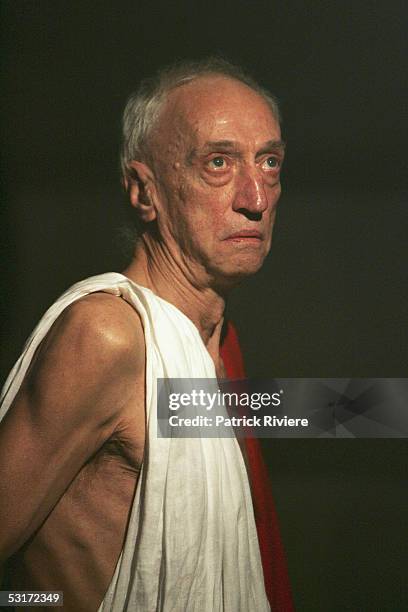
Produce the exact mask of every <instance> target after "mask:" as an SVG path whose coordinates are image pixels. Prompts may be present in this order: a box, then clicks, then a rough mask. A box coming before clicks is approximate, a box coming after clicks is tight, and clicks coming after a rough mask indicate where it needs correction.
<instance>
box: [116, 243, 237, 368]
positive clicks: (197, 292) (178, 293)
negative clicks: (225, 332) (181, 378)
mask: <svg viewBox="0 0 408 612" xmlns="http://www.w3.org/2000/svg"><path fill="white" fill-rule="evenodd" d="M123 274H124V275H125V276H127V277H128V278H130V279H131V280H132V281H134V282H135V283H137V284H139V285H142V286H143V287H147V288H148V289H151V290H152V291H153V293H155V294H156V295H158V296H159V297H161V298H162V299H164V300H166V301H168V302H170V303H171V304H173V305H174V306H176V308H178V309H179V310H180V311H181V312H182V313H183V314H185V315H186V316H187V317H188V318H189V319H190V320H191V321H192V322H193V323H194V325H195V326H196V327H197V329H198V331H199V333H200V335H201V338H202V340H203V342H204V344H205V345H206V347H207V350H208V352H209V353H210V355H211V357H212V358H213V360H214V361H215V362H218V359H219V344H220V337H221V328H222V324H223V320H224V309H225V293H226V290H225V288H224V287H220V286H219V284H217V283H216V282H215V281H214V279H213V278H211V275H210V274H209V273H208V272H207V271H206V270H205V269H204V267H203V266H201V265H199V264H197V263H196V262H194V261H192V260H191V259H188V258H187V257H186V256H183V254H182V253H181V252H180V250H179V249H177V248H174V249H171V248H170V247H169V245H168V244H166V243H165V242H163V241H161V240H156V239H155V238H154V237H152V236H151V234H150V233H149V232H144V233H143V235H142V236H141V237H140V238H139V240H138V242H137V245H136V248H135V252H134V255H133V259H132V261H131V263H130V264H129V266H128V267H127V268H126V269H125V270H124V271H123Z"/></svg>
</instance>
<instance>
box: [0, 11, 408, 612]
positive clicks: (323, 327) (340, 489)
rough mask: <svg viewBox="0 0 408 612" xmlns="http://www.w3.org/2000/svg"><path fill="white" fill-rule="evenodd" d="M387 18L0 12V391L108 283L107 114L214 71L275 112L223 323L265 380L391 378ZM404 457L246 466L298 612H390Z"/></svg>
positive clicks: (393, 207)
mask: <svg viewBox="0 0 408 612" xmlns="http://www.w3.org/2000/svg"><path fill="white" fill-rule="evenodd" d="M404 4H405V3H403V2H397V1H395V0H392V1H391V2H387V3H380V2H354V3H352V2H327V1H326V2H322V1H320V0H319V1H317V0H315V1H309V2H301V3H297V2H280V3H277V2H272V1H266V0H263V1H258V2H244V1H243V0H240V1H239V2H237V1H236V2H222V1H221V0H220V1H219V2H205V3H204V2H193V1H190V2H188V3H187V2H186V3H184V2H176V3H174V4H173V3H166V4H161V3H157V2H138V1H135V2H129V1H126V2H86V1H85V2H84V1H82V2H80V1H70V2H62V1H55V0H54V1H46V0H41V1H35V2H33V1H27V2H25V1H21V0H20V1H18V0H14V1H3V2H2V85H3V87H2V91H3V94H2V98H1V104H2V122H3V130H2V133H3V157H2V195H3V198H2V211H1V212H2V228H4V229H3V232H2V238H3V240H2V282H3V290H2V293H1V321H2V351H1V361H0V367H1V373H2V378H4V377H5V375H6V373H7V371H8V369H9V368H10V367H11V365H12V363H13V362H14V360H15V359H16V358H17V356H18V354H19V352H20V350H21V346H22V344H23V342H24V340H25V338H26V337H27V335H28V334H29V332H30V331H31V329H32V328H33V326H34V325H35V323H36V322H37V320H38V319H39V317H40V315H41V313H42V312H43V311H44V310H45V309H46V307H47V306H48V305H49V304H50V303H51V302H52V301H53V300H54V299H55V298H56V297H57V296H58V295H59V294H60V293H61V292H62V291H63V290H65V289H66V288H67V287H68V286H69V285H70V284H72V283H73V282H75V281H77V280H79V279H82V278H85V277H86V276H89V275H92V274H96V273H99V272H105V271H108V270H120V269H121V268H122V267H123V266H124V264H125V262H126V257H125V255H124V253H123V252H122V251H123V249H121V244H122V243H123V240H122V238H121V234H120V227H121V225H122V224H123V222H124V220H125V214H124V210H125V200H124V197H123V195H122V194H121V189H120V184H119V172H118V149H119V136H120V115H121V112H122V109H123V106H124V103H125V100H126V98H127V96H128V95H129V93H130V92H131V91H132V90H134V89H135V88H136V87H137V85H138V82H139V80H140V79H141V78H142V77H144V76H146V75H149V74H150V73H151V72H152V71H154V70H155V69H157V68H158V67H160V66H162V65H164V64H166V63H168V62H170V61H172V60H174V59H176V58H179V59H182V58H199V57H203V56H205V55H208V54H214V53H218V54H220V53H221V54H223V55H224V56H226V57H227V58H229V59H230V60H232V61H235V62H237V63H240V64H242V65H243V66H244V67H246V68H247V69H249V71H250V72H251V73H252V74H253V76H254V77H255V78H257V79H258V80H259V81H261V82H262V83H263V84H264V85H266V86H267V87H269V88H270V89H271V90H272V91H273V92H274V93H275V94H276V95H277V96H278V98H279V99H280V101H281V107H282V113H283V117H284V124H283V132H284V137H285V139H286V141H287V144H288V148H287V160H286V167H285V171H284V177H283V186H284V195H283V197H282V200H281V204H280V209H279V213H278V219H277V223H276V226H275V232H274V242H273V246H272V252H271V255H270V256H269V259H268V262H267V264H266V265H265V267H264V269H263V270H262V272H261V273H260V274H259V275H257V277H255V278H253V279H251V280H250V281H249V282H248V283H247V284H246V285H245V286H243V287H242V288H239V289H238V290H236V291H235V292H234V294H233V295H232V296H231V301H230V303H229V305H228V308H229V312H230V315H231V316H232V318H233V319H234V320H235V322H236V324H237V326H238V329H239V331H240V335H241V339H242V344H243V346H244V349H245V354H246V360H247V369H248V373H249V374H250V375H251V376H264V377H269V378H271V377H307V376H311V377H349V376H352V377H405V376H406V371H407V363H408V343H407V334H406V303H407V293H408V291H407V283H406V269H407V265H406V260H407V251H408V248H407V241H406V236H407V222H408V210H407V197H406V195H407V188H406V183H405V182H404V178H405V174H406V158H407V155H406V140H407V133H406V130H405V129H404V128H405V126H406V123H405V119H406V93H407V92H406V74H407V72H406V71H407V63H406V57H407V48H406V47H407V45H406V40H407V36H406V24H407V11H406V6H405V7H404ZM406 449H407V445H406V442H405V441H404V440H303V441H302V440H277V441H273V442H272V441H266V443H265V451H266V455H267V459H268V464H269V467H270V472H271V476H272V480H273V485H274V492H275V497H276V503H277V508H278V512H279V516H280V521H281V525H282V534H283V538H284V541H285V544H286V549H287V554H288V561H289V569H290V575H291V580H292V584H293V591H294V597H295V602H296V606H297V609H298V610H300V611H302V610H307V611H308V610H310V611H320V610H321V611H328V610H333V611H334V610H336V611H337V610H339V611H343V610H356V611H357V610H358V611H361V610H390V611H393V612H394V611H399V610H406V609H408V596H407V588H406V580H407V572H406V567H407V563H408V555H407V547H406V541H407V535H408V534H407V525H406V523H407V521H406V514H407V497H408V496H407V486H406V484H407V469H406V460H407V453H406Z"/></svg>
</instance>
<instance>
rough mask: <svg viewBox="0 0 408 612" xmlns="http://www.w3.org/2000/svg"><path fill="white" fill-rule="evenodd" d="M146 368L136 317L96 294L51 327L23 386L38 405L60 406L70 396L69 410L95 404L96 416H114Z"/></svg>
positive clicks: (126, 307) (110, 298)
mask: <svg viewBox="0 0 408 612" xmlns="http://www.w3.org/2000/svg"><path fill="white" fill-rule="evenodd" d="M144 364H145V345H144V333H143V327H142V323H141V320H140V318H139V315H138V314H137V312H136V311H135V310H134V309H133V307H132V306H130V305H129V304H128V303H127V302H125V301H124V300H123V299H121V298H120V297H117V296H113V295H110V294H107V293H94V294H90V295H88V296H86V297H84V298H82V299H80V300H78V301H76V302H74V303H73V304H71V305H70V306H68V307H67V308H66V309H65V310H64V312H63V313H62V314H61V315H60V316H59V318H58V319H57V320H56V322H55V323H54V324H53V326H52V328H51V330H50V331H49V332H48V334H47V336H46V338H45V339H44V341H43V342H42V344H41V346H40V348H39V350H38V353H37V355H36V357H35V360H34V362H33V364H32V367H31V369H30V372H29V374H28V376H27V380H26V386H28V387H29V389H30V395H31V396H32V397H33V398H35V399H37V400H38V401H36V402H35V404H36V405H37V406H38V405H42V406H50V405H53V406H55V405H56V404H61V403H62V404H64V403H66V402H64V399H68V398H64V395H65V394H67V395H68V394H69V404H70V406H71V407H72V409H74V408H75V406H77V407H78V409H80V410H81V411H83V409H84V406H85V405H86V404H88V403H92V404H94V405H95V403H96V400H98V401H97V405H98V406H99V411H98V412H102V414H101V415H100V416H101V417H103V416H104V414H103V413H104V412H105V409H104V407H106V410H107V411H112V413H113V414H112V416H114V413H115V411H117V410H119V409H120V407H121V405H123V403H124V402H126V400H127V399H129V394H130V393H131V392H132V383H133V382H134V381H135V380H136V379H137V378H138V377H139V376H141V375H142V374H143V373H144ZM112 400H114V401H112ZM105 416H107V415H106V413H105Z"/></svg>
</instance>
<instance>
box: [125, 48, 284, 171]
mask: <svg viewBox="0 0 408 612" xmlns="http://www.w3.org/2000/svg"><path fill="white" fill-rule="evenodd" d="M204 80H212V81H213V82H214V83H215V87H216V86H217V85H216V83H217V81H221V80H222V81H224V82H228V81H229V82H230V83H231V82H235V83H238V84H241V85H245V88H244V89H247V90H248V89H249V90H250V91H252V92H253V93H254V94H257V95H258V96H259V98H261V100H263V102H264V103H265V104H266V107H267V108H268V110H269V112H270V114H271V116H272V117H273V118H274V120H275V121H276V122H277V123H278V125H279V126H280V125H281V114H280V109H279V103H278V100H277V99H276V97H275V96H274V95H273V94H272V93H271V91H270V90H269V89H267V88H266V87H264V86H262V85H260V84H259V83H258V82H257V81H256V80H255V79H254V78H253V77H252V76H251V75H250V74H249V73H247V72H246V71H245V70H243V69H242V68H241V67H240V66H238V65H235V64H233V63H231V62H229V61H227V60H225V59H224V58H222V57H208V58H204V59H203V60H198V61H196V60H193V61H190V60H187V61H181V62H175V63H173V64H170V65H168V66H165V67H164V68H162V69H160V70H159V71H158V72H157V73H156V74H155V75H153V76H152V77H149V78H147V79H143V80H142V81H141V83H140V85H139V88H138V89H137V90H136V91H135V92H134V93H133V94H131V96H130V97H129V99H128V101H127V104H126V107H125V110H124V113H123V119H122V128H123V140H122V150H121V165H122V172H123V175H124V176H126V174H127V171H128V169H129V165H128V164H129V162H130V161H131V160H134V159H139V160H143V159H146V161H149V159H150V154H149V153H150V152H149V150H148V149H149V148H150V147H149V145H148V141H149V140H150V137H151V136H153V131H154V128H155V126H157V120H158V119H160V115H161V114H162V111H163V107H164V106H167V105H166V102H167V101H168V100H169V98H171V97H173V96H172V94H174V93H175V92H177V90H179V89H180V88H184V86H187V85H190V86H193V85H195V84H198V83H199V82H201V81H204Z"/></svg>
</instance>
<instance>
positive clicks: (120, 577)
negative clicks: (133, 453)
mask: <svg viewBox="0 0 408 612" xmlns="http://www.w3.org/2000/svg"><path fill="white" fill-rule="evenodd" d="M96 291H104V292H108V293H111V294H113V295H117V296H120V297H121V298H123V299H125V300H126V301H127V302H128V303H129V304H131V305H132V306H133V307H134V308H135V309H136V310H137V312H138V313H139V315H140V317H141V320H142V323H143V328H144V334H145V341H146V422H147V431H146V445H145V454H144V459H143V465H142V470H141V474H140V477H139V481H138V485H137V488H136V493H135V497H134V501H133V506H132V510H131V516H130V520H129V525H128V529H127V533H126V539H125V544H124V547H123V550H122V553H121V556H120V558H119V561H118V563H117V566H116V570H115V573H114V576H113V578H112V580H111V583H110V585H109V588H108V590H107V592H106V594H105V597H104V600H103V602H102V604H101V606H100V608H99V612H108V611H109V612H112V611H113V612H122V611H125V610H126V611H132V612H268V611H269V610H270V608H269V603H268V601H267V597H266V594H265V588H264V581H263V571H262V564H261V558H260V553H259V545H258V539H257V533H256V526H255V521H254V515H253V509H252V500H251V494H250V489H249V483H248V477H247V473H246V469H245V465H244V461H243V458H242V454H241V451H240V448H239V445H238V442H237V440H236V439H235V438H195V439H190V438H184V439H183V438H158V437H157V412H156V404H157V401H156V400H157V397H156V396H157V384H156V381H157V378H213V379H215V378H216V374H215V369H214V363H213V361H212V359H211V357H210V355H209V353H208V351H207V349H206V347H205V345H204V344H203V342H202V339H201V337H200V334H199V332H198V330H197V328H196V327H195V326H194V324H193V323H192V321H190V319H188V318H187V317H186V316H185V315H184V314H183V313H182V312H180V311H179V310H178V309H177V308H176V307H175V306H173V305H172V304H170V303H169V302H166V301H165V300H163V299H161V298H159V297H158V296H156V295H155V294H154V293H153V292H152V291H150V290H149V289H146V288H145V287H141V286H139V285H136V284H135V283H133V282H132V281H130V280H129V279H127V278H126V277H125V276H123V275H122V274H117V273H113V272H112V273H107V274H101V275H98V276H94V277H91V278H89V279H86V280H84V281H81V282H79V283H77V284H75V285H74V286H73V287H71V288H70V289H68V291H66V292H65V293H64V294H63V295H62V296H61V297H60V298H59V299H58V300H57V301H56V302H55V303H54V304H53V305H52V306H51V307H50V308H49V309H48V311H47V312H46V313H45V315H44V316H43V318H42V319H41V321H40V322H39V324H38V325H37V327H36V328H35V330H34V332H33V333H32V335H31V336H30V338H29V339H28V341H27V343H26V345H25V348H24V351H23V353H22V355H21V357H20V358H19V360H18V361H17V363H16V365H15V366H14V368H13V369H12V371H11V373H10V375H9V377H8V379H7V381H6V383H5V385H4V389H3V393H2V398H1V399H2V404H1V407H0V419H1V418H3V416H4V414H5V413H6V412H7V410H8V408H9V406H10V404H11V402H12V401H13V398H14V396H15V395H16V393H17V391H18V389H19V387H20V385H21V382H22V380H23V378H24V376H25V373H26V372H27V369H28V367H29V364H30V362H31V359H32V357H33V355H34V352H35V350H36V348H37V347H38V345H39V344H40V342H41V340H42V339H43V338H44V337H45V335H46V334H47V332H48V330H49V329H50V327H51V325H52V324H53V323H54V321H55V320H56V319H57V317H58V316H59V315H60V314H61V312H62V311H63V310H64V309H65V308H66V307H67V306H68V305H69V304H71V303H73V302H74V301H76V300H78V299H80V298H81V297H83V296H85V295H87V294H89V293H93V292H96Z"/></svg>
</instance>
